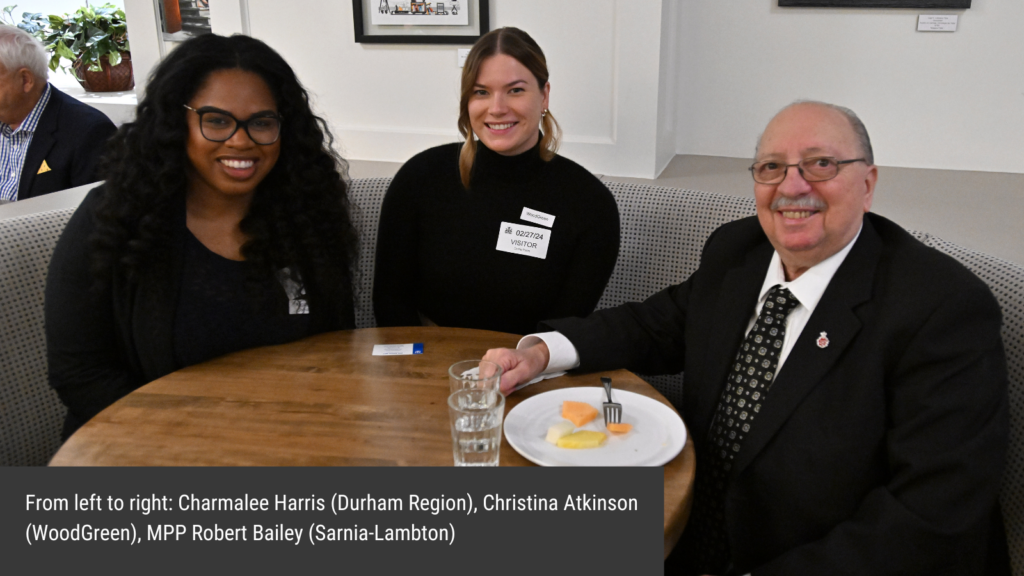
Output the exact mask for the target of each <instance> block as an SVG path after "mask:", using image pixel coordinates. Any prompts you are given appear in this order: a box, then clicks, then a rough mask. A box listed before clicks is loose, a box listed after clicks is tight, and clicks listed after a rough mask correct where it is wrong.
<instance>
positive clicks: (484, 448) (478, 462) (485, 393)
mask: <svg viewBox="0 0 1024 576" xmlns="http://www.w3.org/2000/svg"><path fill="white" fill-rule="evenodd" d="M448 415H449V417H450V419H451V425H452V454H453V455H454V457H455V465H456V466H497V465H498V456H499V454H500V452H501V421H502V418H504V416H505V397H504V396H502V395H501V393H500V392H497V391H495V390H488V389H484V388H463V389H461V390H456V391H455V392H452V394H451V395H450V396H449V397H448Z"/></svg>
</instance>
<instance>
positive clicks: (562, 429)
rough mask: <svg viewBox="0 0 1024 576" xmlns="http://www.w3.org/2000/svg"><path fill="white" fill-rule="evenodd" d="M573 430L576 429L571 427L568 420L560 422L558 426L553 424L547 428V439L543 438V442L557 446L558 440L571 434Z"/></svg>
mask: <svg viewBox="0 0 1024 576" xmlns="http://www.w3.org/2000/svg"><path fill="white" fill-rule="evenodd" d="M575 429H576V427H575V426H573V425H572V422H569V421H568V420H562V421H561V422H559V423H558V424H555V425H554V426H552V427H551V428H548V435H547V438H545V440H547V441H548V442H551V443H552V444H558V439H559V438H561V437H563V436H568V435H569V434H572V431H573V430H575Z"/></svg>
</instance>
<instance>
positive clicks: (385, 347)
mask: <svg viewBox="0 0 1024 576" xmlns="http://www.w3.org/2000/svg"><path fill="white" fill-rule="evenodd" d="M409 354H423V343H422V342H421V343H418V344H374V345H373V355H374V356H406V355H409Z"/></svg>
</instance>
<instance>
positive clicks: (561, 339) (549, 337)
mask: <svg viewBox="0 0 1024 576" xmlns="http://www.w3.org/2000/svg"><path fill="white" fill-rule="evenodd" d="M541 341H543V342H544V343H545V344H547V345H548V354H550V356H549V358H548V366H547V368H545V369H544V372H542V373H543V374H551V373H553V372H565V371H566V370H572V369H573V368H576V367H578V366H579V365H580V355H579V353H578V352H576V347H575V346H573V345H572V342H570V341H569V339H568V338H566V337H565V336H563V335H562V333H561V332H541V333H540V334H530V335H528V336H523V339H522V340H520V341H519V344H518V345H517V346H516V350H522V349H523V348H529V347H530V346H533V345H534V344H537V343H539V342H541Z"/></svg>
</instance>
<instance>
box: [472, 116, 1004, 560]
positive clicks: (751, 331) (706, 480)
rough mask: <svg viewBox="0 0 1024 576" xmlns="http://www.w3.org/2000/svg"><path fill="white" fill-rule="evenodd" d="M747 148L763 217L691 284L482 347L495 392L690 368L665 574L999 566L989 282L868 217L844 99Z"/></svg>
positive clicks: (996, 351) (999, 373) (725, 240)
mask: <svg viewBox="0 0 1024 576" xmlns="http://www.w3.org/2000/svg"><path fill="white" fill-rule="evenodd" d="M756 158H757V160H756V161H755V162H754V164H753V166H752V167H751V172H752V174H753V177H754V181H755V185H754V195H755V199H756V204H757V217H756V218H754V217H751V218H746V219H742V220H738V221H735V222H731V223H728V224H725V225H724V226H722V227H721V228H719V229H718V230H716V231H715V232H714V233H713V234H712V235H711V237H710V238H708V240H707V243H706V244H705V247H704V252H703V255H702V257H701V265H700V267H699V268H698V270H697V271H696V272H694V274H693V275H692V276H691V277H690V278H689V279H687V280H686V281H685V282H683V283H682V284H679V285H676V286H672V287H669V288H667V289H665V290H663V291H661V292H659V293H658V294H655V295H654V296H652V297H651V298H649V299H648V300H646V301H645V302H643V303H629V304H624V305H622V306H619V307H617V308H612V309H607V310H601V311H598V312H595V313H594V314H593V315H591V316H589V317H588V318H585V319H581V318H567V319H562V320H552V321H548V322H545V323H544V325H546V327H548V328H550V329H553V330H555V331H556V332H550V333H545V334H540V335H536V336H527V337H526V338H524V339H523V341H522V342H520V345H519V349H518V350H507V349H499V350H491V351H489V352H488V353H487V355H486V356H485V358H486V359H488V360H493V361H496V362H498V363H499V364H501V365H502V366H503V367H504V369H505V372H506V373H505V375H504V377H503V380H502V388H503V389H504V390H510V389H511V388H512V387H513V386H515V385H516V384H517V383H519V382H524V381H527V380H529V379H531V378H533V377H534V376H536V375H537V374H539V373H541V372H542V371H549V372H553V371H557V370H563V369H572V368H576V369H578V370H581V371H598V370H611V369H617V368H627V369H630V370H634V371H637V372H642V373H646V374H667V373H677V372H680V371H685V378H686V380H685V385H684V395H683V405H682V406H681V407H678V408H680V412H681V413H682V415H683V419H684V421H685V422H686V425H687V427H688V428H689V430H690V433H691V434H693V440H694V445H695V447H696V452H697V476H696V482H695V488H694V489H695V492H694V504H693V511H692V513H691V516H690V520H689V523H688V525H687V528H686V531H685V532H684V534H683V536H682V539H681V540H680V543H679V545H678V546H677V547H676V550H675V551H674V552H673V554H672V556H671V557H670V558H669V560H668V561H667V563H666V573H667V574H676V573H682V574H745V573H753V574H755V575H761V574H872V575H877V574H922V575H923V574H938V573H941V574H983V573H993V574H994V573H1003V574H1008V573H1009V565H1008V558H1007V554H1006V549H1005V539H1004V536H1003V527H1002V522H1001V518H1000V515H999V511H998V507H997V501H996V498H997V494H998V492H999V487H1000V483H1001V482H1000V481H1001V476H1002V473H1003V468H1004V460H1005V458H1006V447H1007V434H1008V409H1007V391H1006V385H1007V375H1006V366H1005V357H1004V352H1003V344H1002V340H1001V338H1000V335H999V331H1000V324H1001V313H1000V309H999V306H998V304H997V302H996V300H995V298H994V297H993V296H992V294H991V292H990V291H989V289H988V287H987V286H985V284H984V283H982V281H981V280H979V279H978V278H977V277H975V276H974V275H973V274H971V273H970V272H969V271H968V270H967V269H965V268H964V267H963V266H961V265H960V264H959V263H957V262H956V261H954V260H953V259H952V258H950V257H948V256H945V255H943V254H941V253H939V252H937V251H935V250H933V249H931V248H928V247H926V246H924V245H923V244H921V243H920V242H918V241H917V240H915V239H914V238H913V237H911V236H910V235H909V234H908V233H907V232H906V231H904V230H903V229H902V228H900V227H899V226H898V225H896V224H894V223H893V222H891V221H889V220H887V219H885V218H882V217H880V216H878V215H875V214H871V213H868V211H869V209H870V207H871V201H872V194H873V192H874V188H875V182H876V180H877V177H878V169H877V168H876V167H875V165H874V160H873V158H872V151H871V144H870V141H869V139H868V135H867V130H866V129H865V128H864V125H863V124H862V123H861V121H860V120H859V119H858V118H857V116H856V115H855V114H854V113H853V112H852V111H850V110H848V109H845V108H841V107H838V106H833V105H830V104H824V103H817V102H799V103H796V104H793V105H791V106H789V107H787V108H785V109H783V110H782V111H781V112H779V114H778V115H776V116H775V118H773V119H772V121H771V122H770V123H769V124H768V127H767V128H766V129H765V131H764V133H763V134H762V136H761V139H760V141H759V144H758V150H757V155H756ZM627 409H628V408H627Z"/></svg>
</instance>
